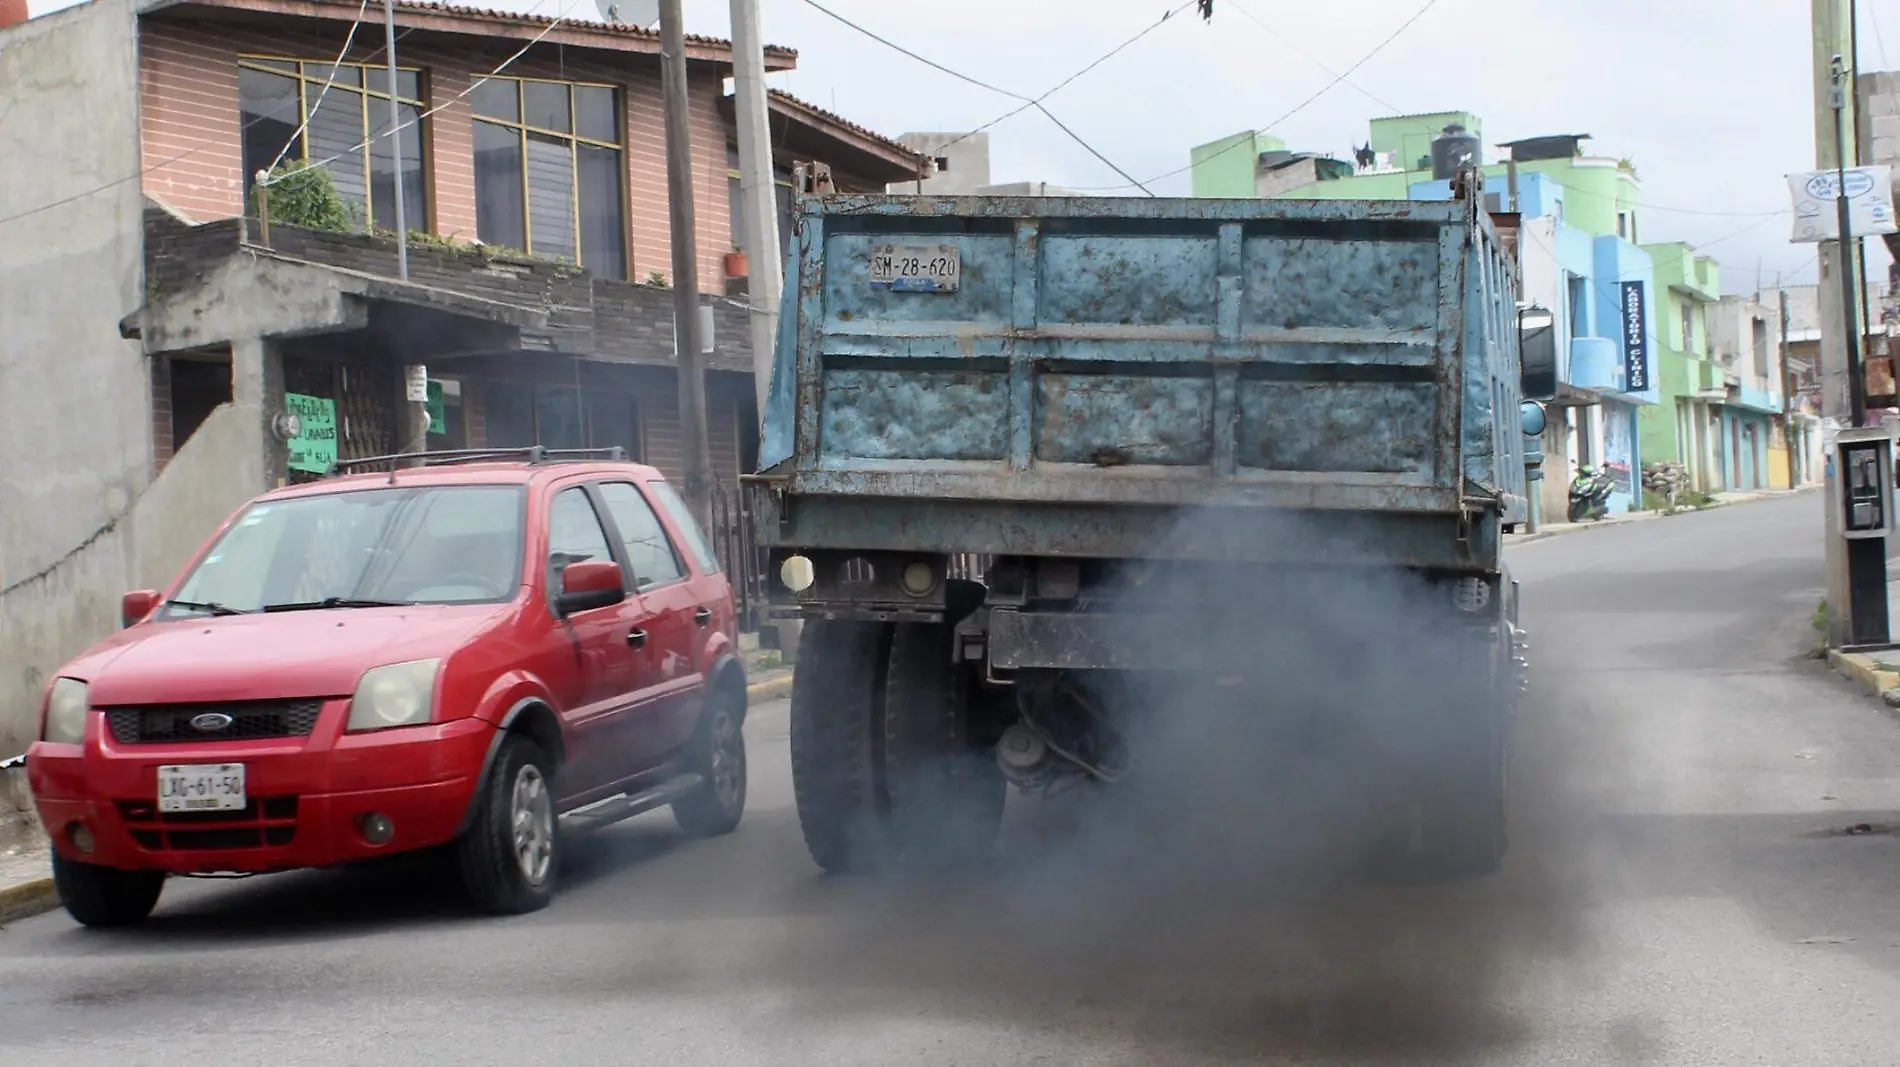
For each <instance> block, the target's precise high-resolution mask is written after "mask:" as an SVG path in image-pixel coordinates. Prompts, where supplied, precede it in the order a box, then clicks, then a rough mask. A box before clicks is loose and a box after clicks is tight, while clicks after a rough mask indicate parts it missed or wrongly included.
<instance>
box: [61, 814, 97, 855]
mask: <svg viewBox="0 0 1900 1067" xmlns="http://www.w3.org/2000/svg"><path fill="white" fill-rule="evenodd" d="M66 839H67V840H68V841H71V842H72V843H73V847H74V848H76V849H78V850H79V851H81V852H84V853H86V854H87V855H91V854H92V850H93V849H95V848H97V847H98V845H99V843H98V842H97V841H94V840H93V838H92V827H90V826H87V825H86V824H85V823H83V822H76V823H74V824H73V825H72V827H71V828H70V829H68V830H67V831H66Z"/></svg>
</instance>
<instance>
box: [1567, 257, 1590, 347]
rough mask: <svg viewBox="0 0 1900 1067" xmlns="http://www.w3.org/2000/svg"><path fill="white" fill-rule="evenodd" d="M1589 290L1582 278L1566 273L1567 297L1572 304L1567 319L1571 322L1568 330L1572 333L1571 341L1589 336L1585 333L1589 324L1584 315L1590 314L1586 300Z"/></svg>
mask: <svg viewBox="0 0 1900 1067" xmlns="http://www.w3.org/2000/svg"><path fill="white" fill-rule="evenodd" d="M1587 288H1588V286H1587V283H1586V282H1585V281H1584V279H1583V278H1582V276H1580V275H1576V274H1571V273H1568V272H1565V274H1564V289H1565V296H1566V298H1567V299H1568V301H1569V304H1570V308H1569V311H1570V313H1569V314H1568V315H1566V316H1565V318H1566V319H1567V320H1569V321H1568V329H1569V331H1570V333H1569V336H1570V339H1571V340H1575V339H1577V338H1578V337H1588V336H1589V334H1586V333H1584V330H1585V329H1586V328H1587V327H1588V324H1587V323H1586V322H1585V321H1584V315H1585V314H1587V313H1588V308H1589V301H1588V300H1587V299H1586V296H1587Z"/></svg>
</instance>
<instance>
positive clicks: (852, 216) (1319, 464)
mask: <svg viewBox="0 0 1900 1067" xmlns="http://www.w3.org/2000/svg"><path fill="white" fill-rule="evenodd" d="M1466 210H1467V209H1466V206H1465V205H1463V204H1459V203H1443V204H1435V203H1418V202H1395V203H1368V202H1336V203H1328V202H1296V201H1265V202H1263V201H1229V200H1133V199H1101V198H1096V199H1067V198H991V197H970V198H958V199H951V200H946V199H935V198H897V197H828V198H823V199H814V200H808V201H806V202H805V203H804V206H803V208H802V210H801V215H800V225H799V237H798V240H799V253H798V257H797V260H796V262H797V264H798V267H799V269H798V277H797V289H796V297H795V299H796V311H797V314H796V318H795V322H790V323H787V324H786V328H785V330H784V331H783V333H784V341H783V342H782V344H781V352H780V354H779V356H780V361H781V362H780V370H779V372H778V373H779V379H780V380H779V381H778V382H776V383H775V394H777V395H775V398H774V409H775V410H774V414H775V416H778V415H781V414H782V415H783V416H784V417H783V418H776V419H775V420H774V421H778V422H779V425H780V426H781V427H785V428H789V429H790V430H791V431H792V432H791V434H790V440H783V439H782V438H783V437H784V436H785V435H783V434H782V433H781V435H780V436H781V441H780V442H778V443H777V447H776V448H775V447H774V442H773V441H772V440H771V439H770V438H771V436H772V435H771V434H770V433H768V440H767V442H766V446H765V449H764V454H763V455H762V457H761V459H762V462H763V463H764V464H766V465H768V467H769V466H771V465H773V464H776V465H777V466H776V469H771V470H768V471H767V473H768V474H773V475H780V476H784V477H786V478H787V484H786V488H787V490H788V491H789V492H791V493H794V494H814V495H822V496H867V497H876V498H881V499H889V498H929V499H938V500H944V499H954V500H970V501H985V502H999V503H1000V502H1005V501H1016V500H1020V501H1042V502H1051V503H1056V502H1067V503H1076V504H1085V503H1102V504H1115V503H1124V504H1137V505H1140V504H1146V505H1164V506H1248V505H1255V506H1259V505H1265V506H1276V507H1292V508H1303V509H1354V510H1368V509H1369V510H1384V511H1410V512H1419V511H1425V512H1440V513H1443V512H1451V511H1455V510H1457V509H1458V507H1459V500H1460V491H1461V488H1462V482H1461V479H1460V470H1461V463H1460V454H1459V442H1460V425H1459V413H1460V410H1461V404H1460V390H1461V388H1462V383H1463V381H1464V374H1463V371H1462V367H1461V365H1460V352H1461V343H1460V341H1461V336H1462V332H1463V322H1462V319H1463V300H1462V297H1463V287H1464V262H1465V261H1464V253H1465V246H1466V242H1467V240H1468V237H1469V232H1470V231H1469V225H1470V219H1469V217H1468V216H1467V214H1466ZM893 256H895V257H896V259H897V264H896V266H895V268H893V267H892V260H891V257H893ZM874 264H876V267H877V272H876V277H874ZM893 270H894V271H895V273H893ZM933 270H934V272H935V277H934V278H932V277H931V274H932V271H933ZM952 270H954V274H952ZM906 271H913V272H916V273H915V274H914V275H910V276H906V274H905V272H906ZM788 357H789V358H788ZM788 362H790V363H794V364H795V374H793V375H791V376H789V380H787V378H788V376H787V375H786V373H785V371H786V369H787V368H786V364H787V363H788ZM794 389H795V390H796V395H795V396H794V395H793V393H792V390H794ZM794 413H795V415H794ZM775 452H776V453H779V454H776V455H775V454H774V453H775Z"/></svg>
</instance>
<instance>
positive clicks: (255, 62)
mask: <svg viewBox="0 0 1900 1067" xmlns="http://www.w3.org/2000/svg"><path fill="white" fill-rule="evenodd" d="M333 72H334V79H333V78H332V73H333ZM326 84H328V85H329V88H328V89H327V90H326V89H325V88H324V86H325V85H326ZM396 100H397V108H396V110H397V115H398V121H399V123H400V125H401V130H400V132H398V133H397V134H396V135H394V136H390V135H389V69H388V68H387V67H382V66H377V65H375V64H367V65H366V64H361V63H332V62H331V61H330V60H327V59H319V60H297V59H277V58H271V57H265V56H243V57H240V58H239V60H238V109H239V111H240V113H241V115H242V127H241V129H242V131H243V133H242V140H243V157H244V194H245V197H246V200H247V202H248V199H249V197H250V195H251V190H252V186H253V185H254V184H255V183H256V175H257V172H258V171H260V170H263V169H264V168H265V167H268V166H270V165H271V162H272V161H273V160H275V159H276V158H277V157H278V155H279V153H282V154H283V156H284V158H285V159H287V160H289V159H298V160H305V161H308V162H313V163H322V164H323V166H324V169H325V170H327V171H329V172H330V176H331V178H332V179H333V180H335V182H336V188H337V192H339V193H341V194H343V199H344V200H346V201H348V202H349V203H350V205H351V206H352V207H354V208H355V210H356V215H357V218H358V219H359V220H360V221H362V222H364V223H367V224H370V225H374V226H376V227H378V228H382V229H394V228H395V226H396V167H397V165H398V160H399V159H400V165H401V167H402V198H403V214H404V219H403V221H404V223H405V224H406V225H407V226H408V228H410V229H412V230H427V229H429V195H428V186H427V182H426V181H425V180H424V178H423V163H422V146H423V143H424V141H425V138H424V136H423V133H424V131H423V123H424V122H425V121H426V120H424V119H423V118H422V113H423V112H424V111H426V110H427V106H426V104H425V103H424V100H423V95H422V72H421V71H419V70H415V69H401V68H399V69H398V70H397V71H396ZM299 127H303V130H304V132H303V133H302V134H301V135H299V134H298V132H297V131H298V128H299ZM372 138H374V140H372ZM365 142H368V145H367V147H365ZM286 145H288V146H289V147H288V150H286V147H285V146H286Z"/></svg>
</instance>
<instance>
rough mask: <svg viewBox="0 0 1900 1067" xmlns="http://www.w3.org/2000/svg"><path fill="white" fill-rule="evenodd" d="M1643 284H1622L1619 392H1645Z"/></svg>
mask: <svg viewBox="0 0 1900 1067" xmlns="http://www.w3.org/2000/svg"><path fill="white" fill-rule="evenodd" d="M1643 323H1644V308H1643V283H1642V282H1624V283H1623V391H1624V392H1626V393H1642V392H1647V391H1648V390H1649V334H1648V332H1647V331H1645V330H1644V329H1643Z"/></svg>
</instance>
